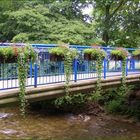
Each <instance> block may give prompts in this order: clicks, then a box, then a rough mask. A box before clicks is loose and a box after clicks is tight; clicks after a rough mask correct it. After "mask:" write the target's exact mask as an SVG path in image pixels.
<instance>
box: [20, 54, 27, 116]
mask: <svg viewBox="0 0 140 140" xmlns="http://www.w3.org/2000/svg"><path fill="white" fill-rule="evenodd" d="M27 68H28V64H27V61H26V59H25V55H24V54H23V53H20V55H19V57H18V80H19V88H20V92H19V101H20V111H21V115H22V116H23V117H25V108H26V99H25V93H26V91H25V88H26V76H27Z"/></svg>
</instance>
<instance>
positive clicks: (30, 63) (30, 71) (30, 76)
mask: <svg viewBox="0 0 140 140" xmlns="http://www.w3.org/2000/svg"><path fill="white" fill-rule="evenodd" d="M30 77H32V62H30Z"/></svg>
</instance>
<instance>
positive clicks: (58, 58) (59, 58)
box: [50, 54, 64, 62]
mask: <svg viewBox="0 0 140 140" xmlns="http://www.w3.org/2000/svg"><path fill="white" fill-rule="evenodd" d="M50 61H56V62H57V61H64V56H61V55H56V54H50Z"/></svg>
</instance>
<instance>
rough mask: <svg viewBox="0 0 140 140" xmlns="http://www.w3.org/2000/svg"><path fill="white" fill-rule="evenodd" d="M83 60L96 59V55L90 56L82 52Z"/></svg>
mask: <svg viewBox="0 0 140 140" xmlns="http://www.w3.org/2000/svg"><path fill="white" fill-rule="evenodd" d="M84 60H88V61H92V60H93V61H95V60H97V58H96V57H91V55H90V54H84Z"/></svg>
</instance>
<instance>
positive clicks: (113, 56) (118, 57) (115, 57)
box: [110, 55, 123, 61]
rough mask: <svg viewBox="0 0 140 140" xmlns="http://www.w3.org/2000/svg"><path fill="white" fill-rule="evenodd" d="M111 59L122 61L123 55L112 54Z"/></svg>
mask: <svg viewBox="0 0 140 140" xmlns="http://www.w3.org/2000/svg"><path fill="white" fill-rule="evenodd" d="M110 59H111V60H116V61H122V60H123V58H122V57H121V56H116V55H111V56H110Z"/></svg>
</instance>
